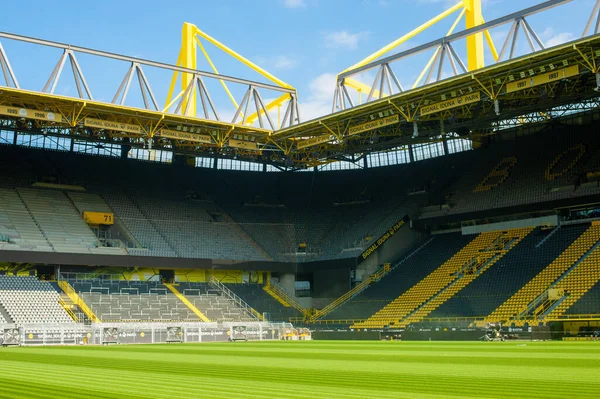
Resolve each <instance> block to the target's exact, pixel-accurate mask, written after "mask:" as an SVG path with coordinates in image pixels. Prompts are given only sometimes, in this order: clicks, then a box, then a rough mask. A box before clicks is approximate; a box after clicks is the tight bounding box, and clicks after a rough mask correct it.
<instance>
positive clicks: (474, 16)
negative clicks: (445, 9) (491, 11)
mask: <svg viewBox="0 0 600 399" xmlns="http://www.w3.org/2000/svg"><path fill="white" fill-rule="evenodd" d="M463 2H464V7H465V9H466V10H467V13H466V16H465V25H466V26H465V28H467V29H470V28H475V27H477V26H479V25H483V15H482V13H481V0H463ZM484 66H485V59H484V53H483V32H479V33H475V34H473V35H469V36H467V68H468V69H469V71H474V70H476V69H479V68H483V67H484Z"/></svg>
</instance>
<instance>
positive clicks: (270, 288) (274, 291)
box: [265, 281, 309, 317]
mask: <svg viewBox="0 0 600 399" xmlns="http://www.w3.org/2000/svg"><path fill="white" fill-rule="evenodd" d="M265 291H267V292H268V293H269V294H271V295H272V296H275V297H278V298H276V299H278V300H279V301H280V302H282V303H283V304H287V305H288V307H291V308H294V309H296V310H297V311H299V312H300V313H302V314H303V315H304V316H305V317H307V316H308V315H309V310H308V309H306V308H305V307H304V306H302V305H301V304H300V303H299V302H298V300H297V299H296V298H295V297H294V296H293V295H291V294H289V293H288V292H287V291H286V290H285V289H284V288H283V287H281V286H280V285H279V284H277V283H274V282H272V281H269V282H268V283H267V285H265Z"/></svg>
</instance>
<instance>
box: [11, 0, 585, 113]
mask: <svg viewBox="0 0 600 399" xmlns="http://www.w3.org/2000/svg"><path fill="white" fill-rule="evenodd" d="M456 2H457V0H453V1H447V0H412V1H408V0H346V1H342V0H254V1H249V0H218V1H204V0H196V1H188V0H179V1H171V2H169V1H156V0H147V1H143V2H142V1H127V0H121V1H116V0H104V1H83V0H80V1H72V0H61V1H41V0H38V1H36V0H33V1H29V2H27V3H20V2H14V1H11V2H3V3H4V4H3V5H2V14H3V18H2V19H1V22H0V30H2V31H5V32H11V33H18V34H22V35H27V36H34V37H39V38H44V39H48V40H54V41H59V42H66V43H69V44H74V45H79V46H84V47H91V48H95V49H101V50H106V51H110V52H115V53H120V54H125V55H131V56H136V57H141V58H146V59H151V60H156V61H162V62H167V63H175V61H176V58H177V54H178V51H179V46H180V40H181V39H180V32H181V25H182V23H183V22H184V21H187V22H191V23H194V24H195V25H197V26H198V27H199V28H200V29H201V30H203V31H205V32H206V33H208V34H209V35H211V36H213V37H215V38H216V39H218V40H220V41H221V42H223V43H225V44H226V45H228V46H230V47H231V48H233V49H234V50H235V51H237V52H239V53H240V54H242V55H244V56H246V57H247V58H249V59H250V60H252V61H254V62H256V63H258V64H259V65H260V66H262V67H264V68H265V69H267V70H268V71H270V72H271V73H273V74H274V75H276V76H277V77H279V78H281V79H282V80H284V81H286V82H288V83H289V84H291V85H292V86H294V87H296V88H297V89H298V92H299V97H300V102H301V115H302V119H303V120H307V119H311V118H314V117H316V116H319V115H322V114H324V113H328V112H330V111H331V101H332V90H333V84H334V77H335V75H336V74H337V73H338V72H340V71H342V70H344V69H345V68H347V67H348V66H350V65H352V64H354V63H356V62H357V61H359V60H361V59H362V58H364V57H365V56H367V55H369V54H370V53H372V52H373V51H376V50H377V49H379V48H381V47H383V46H384V45H386V44H387V43H389V42H391V41H393V40H395V39H396V38H398V37H400V36H402V35H403V34H404V33H406V32H408V31H410V30H411V29H413V28H415V27H416V26H418V25H419V24H421V23H423V22H425V21H426V20H427V19H429V18H431V17H433V16H434V15H436V14H438V13H440V12H442V11H443V10H445V9H446V8H448V7H449V6H451V5H453V4H455V3H456ZM539 2H540V1H539V0H520V1H516V0H484V1H483V14H484V18H485V19H486V20H492V19H494V18H497V17H500V16H502V15H505V14H507V13H510V12H514V11H518V10H520V9H522V8H525V7H528V6H531V5H534V4H537V3H539ZM593 4H594V0H574V1H572V2H571V3H567V4H566V5H562V6H560V7H556V8H554V9H552V10H549V11H547V12H545V13H543V14H540V15H537V16H532V17H531V18H529V22H530V24H531V25H532V27H533V28H534V30H536V32H537V33H538V35H539V36H540V37H541V39H542V41H544V42H545V44H547V45H556V44H559V43H561V42H565V41H569V40H573V39H576V38H578V37H579V36H580V35H581V33H582V30H583V26H584V25H585V22H586V21H587V18H588V17H589V14H590V12H591V10H592V7H593ZM457 15H458V14H455V16H457ZM455 16H453V17H451V18H448V19H447V20H445V21H444V22H442V23H441V24H439V26H436V27H434V28H432V29H431V30H429V31H426V32H425V33H423V34H421V35H419V36H417V37H416V38H414V39H411V40H410V41H409V42H408V43H406V44H404V45H402V46H401V47H400V48H399V50H404V49H407V48H409V47H411V46H414V45H418V44H422V43H425V42H427V41H429V40H433V39H437V38H439V37H441V36H443V35H445V34H446V32H447V30H448V28H449V27H450V25H451V24H452V22H453V21H454V18H455ZM462 29H464V22H461V24H460V25H459V28H458V30H462ZM508 29H509V25H505V26H503V27H499V28H496V29H495V30H494V31H493V32H492V34H493V37H494V39H495V41H496V46H497V47H501V44H502V40H503V39H504V37H505V36H506V33H507V31H508ZM521 39H522V40H521V42H522V43H521V44H520V50H521V51H524V50H525V48H526V42H525V39H524V37H523V36H522V35H521ZM0 42H1V43H2V44H3V46H4V48H5V49H6V51H7V53H8V56H9V59H10V61H11V63H12V65H13V68H14V69H15V73H16V75H17V78H18V79H19V83H20V84H21V87H22V88H25V89H31V90H41V88H42V87H43V86H44V83H45V82H46V80H47V79H48V76H49V75H50V73H51V71H52V69H53V67H54V64H55V63H56V62H57V61H58V57H59V56H60V51H57V50H55V49H45V48H41V47H39V46H34V45H28V44H22V43H17V42H13V41H10V40H6V39H1V40H0ZM463 48H464V44H463V43H459V44H457V50H458V51H459V53H461V54H463V53H464V49H463ZM207 49H208V50H209V53H210V54H211V55H212V56H213V58H214V61H215V64H216V65H217V67H218V68H219V70H220V72H221V73H224V74H228V75H234V76H238V77H243V78H248V79H254V80H260V81H264V79H263V78H262V77H260V76H258V75H256V73H255V72H253V71H249V70H248V69H247V68H246V67H244V66H243V65H241V64H240V63H239V62H237V61H236V60H234V59H231V58H228V57H226V56H223V55H222V54H221V53H220V52H219V51H218V50H217V49H216V48H214V47H211V46H210V45H208V46H207ZM399 50H397V51H399ZM428 58H429V54H422V55H420V56H417V57H414V58H411V59H409V60H406V61H402V64H401V65H397V66H395V71H396V74H397V75H398V77H399V79H400V81H401V82H402V84H403V85H404V86H405V87H408V86H411V85H412V82H413V81H414V79H415V78H416V76H417V75H418V73H419V71H420V70H421V69H422V67H423V66H424V65H425V63H426V62H427V59H428ZM488 59H489V57H488ZM79 62H80V63H81V65H82V68H83V71H84V74H85V77H86V79H87V80H88V82H89V84H90V87H91V90H92V93H93V95H94V98H95V99H99V100H103V101H110V100H111V99H112V97H113V95H114V93H115V92H116V89H117V88H118V86H119V84H120V82H121V80H122V79H123V76H124V75H125V72H126V70H127V67H128V65H126V64H124V63H117V62H113V61H111V62H108V61H104V60H98V59H96V58H94V57H90V56H80V57H79ZM398 64H400V63H398ZM199 69H204V70H209V69H210V67H209V66H208V65H207V64H206V63H205V62H201V63H200V64H199ZM145 72H146V74H147V76H148V78H149V80H150V83H151V85H152V89H153V91H154V94H155V95H156V97H157V100H158V102H159V104H160V105H163V104H164V101H165V97H166V92H167V88H168V84H169V79H170V75H169V74H165V72H163V71H153V70H146V69H145ZM444 76H446V74H445V75H444ZM360 78H361V79H363V80H364V81H365V82H368V81H369V80H370V79H371V80H372V79H373V75H371V74H369V73H366V74H363V75H362V76H361V77H360ZM368 83H370V82H368ZM1 84H4V81H3V79H2V78H1V77H0V85H1ZM207 86H209V90H210V92H211V95H212V97H213V99H214V100H215V102H216V103H217V105H218V107H219V109H220V113H221V114H222V115H221V116H222V117H224V118H230V117H231V116H232V115H233V108H231V107H232V106H231V104H229V103H228V102H227V99H226V97H225V95H224V93H222V92H221V89H220V87H219V86H218V84H217V82H214V84H213V83H207ZM132 87H133V86H132ZM131 90H132V94H130V98H129V99H128V103H129V104H130V105H139V104H140V98H141V97H140V96H139V95H138V94H137V93H134V92H133V91H134V89H133V88H132V89H131ZM243 90H244V88H243V87H239V88H233V87H232V91H233V92H234V95H235V97H236V98H237V99H238V101H240V100H241V98H242V96H243ZM56 93H57V94H64V95H73V94H75V92H74V84H73V81H72V78H71V77H70V76H69V75H66V74H65V75H64V76H63V78H62V79H61V81H60V83H59V85H58V87H57V90H56ZM136 96H137V97H136ZM263 97H264V98H265V99H269V98H274V97H275V93H268V92H267V93H263Z"/></svg>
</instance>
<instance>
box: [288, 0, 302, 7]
mask: <svg viewBox="0 0 600 399" xmlns="http://www.w3.org/2000/svg"><path fill="white" fill-rule="evenodd" d="M283 5H284V6H286V7H287V8H303V7H306V3H305V2H304V0H283Z"/></svg>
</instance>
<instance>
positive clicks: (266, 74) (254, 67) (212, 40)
mask: <svg viewBox="0 0 600 399" xmlns="http://www.w3.org/2000/svg"><path fill="white" fill-rule="evenodd" d="M184 25H191V26H192V27H193V29H194V33H195V34H197V35H198V36H200V37H202V38H204V39H206V40H207V41H208V42H210V43H212V44H214V45H215V46H216V47H218V48H220V49H221V50H223V51H224V52H225V53H227V54H229V55H230V56H232V57H233V58H235V59H236V60H238V61H240V62H241V63H242V64H244V65H246V66H247V67H249V68H250V69H252V70H254V71H256V72H258V73H259V74H261V75H262V76H263V77H265V78H267V79H268V80H270V81H271V82H273V83H275V84H276V85H278V86H281V87H285V88H286V89H292V90H295V89H294V88H293V87H292V86H290V85H289V84H287V83H285V82H284V81H283V80H281V79H279V78H277V77H276V76H275V75H273V74H271V73H269V72H267V71H266V70H264V69H263V68H261V67H259V66H258V65H256V64H255V63H253V62H252V61H250V60H248V59H247V58H245V57H243V56H242V55H240V54H238V53H236V52H235V51H233V50H232V49H230V48H229V47H227V46H226V45H224V44H223V43H221V42H219V41H218V40H217V39H215V38H213V37H211V36H209V35H208V34H206V33H205V32H202V31H201V30H200V29H198V27H197V26H196V25H194V24H190V23H189V22H185V23H184Z"/></svg>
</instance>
